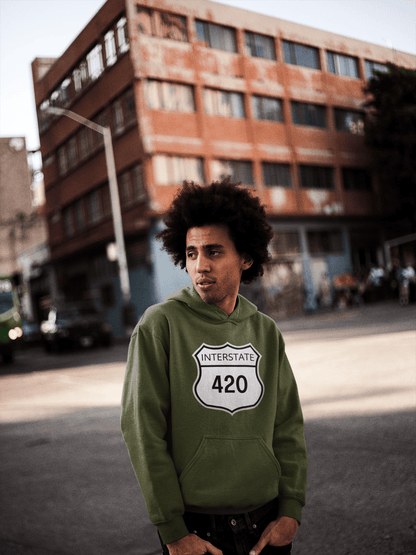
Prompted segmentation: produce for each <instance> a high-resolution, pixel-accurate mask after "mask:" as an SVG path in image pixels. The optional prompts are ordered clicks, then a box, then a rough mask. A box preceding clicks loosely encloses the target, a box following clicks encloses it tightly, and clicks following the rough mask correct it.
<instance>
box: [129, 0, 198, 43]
mask: <svg viewBox="0 0 416 555" xmlns="http://www.w3.org/2000/svg"><path fill="white" fill-rule="evenodd" d="M137 27H138V29H139V31H140V32H141V33H143V34H145V35H151V36H154V37H161V38H165V39H171V40H179V41H181V42H188V31H187V28H186V17H184V16H182V15H176V14H173V13H168V12H160V11H158V10H152V9H149V8H143V7H142V6H137Z"/></svg>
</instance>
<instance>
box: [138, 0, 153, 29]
mask: <svg viewBox="0 0 416 555" xmlns="http://www.w3.org/2000/svg"><path fill="white" fill-rule="evenodd" d="M136 10H137V28H138V29H139V31H140V32H141V33H143V34H144V35H154V34H155V33H154V32H153V26H152V10H150V9H149V8H143V7H142V6H136Z"/></svg>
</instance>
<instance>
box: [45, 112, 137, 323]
mask: <svg viewBox="0 0 416 555" xmlns="http://www.w3.org/2000/svg"><path fill="white" fill-rule="evenodd" d="M44 111H45V112H47V113H48V114H54V115H56V116H67V117H68V118H71V119H73V120H75V121H77V122H78V123H81V124H82V125H85V126H86V127H89V128H90V129H92V130H93V131H96V132H97V133H100V134H101V135H103V137H104V150H105V161H106V165H107V174H108V182H109V185H110V199H111V211H112V215H113V224H114V235H115V239H116V249H117V260H118V269H119V276H120V285H121V294H122V297H123V303H124V307H123V321H125V323H130V325H131V322H129V320H131V314H132V310H133V307H132V306H131V305H130V280H129V272H128V268H127V257H126V248H125V244H124V235H123V222H122V219H121V208H120V198H119V194H118V186H117V175H116V166H115V162H114V151H113V143H112V140H111V130H110V128H109V127H103V126H101V125H98V124H97V123H95V122H93V121H90V120H89V119H86V118H84V117H83V116H80V115H79V114H76V113H75V112H71V111H70V110H66V109H65V108H59V107H57V106H48V107H47V108H45V110H44Z"/></svg>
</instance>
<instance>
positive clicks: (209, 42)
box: [32, 0, 416, 334]
mask: <svg viewBox="0 0 416 555" xmlns="http://www.w3.org/2000/svg"><path fill="white" fill-rule="evenodd" d="M386 62H394V63H396V64H397V65H402V66H405V67H414V66H415V65H416V57H415V56H413V55H411V54H406V53H402V52H395V51H392V50H391V49H388V48H383V47H380V46H376V45H373V44H369V43H365V42H361V41H357V40H354V39H349V38H346V37H343V36H339V35H334V34H331V33H328V32H324V31H319V30H317V29H313V28H310V27H305V26H302V25H298V24H295V23H290V22H287V21H283V20H280V19H276V18H272V17H268V16H264V15H260V14H256V13H253V12H249V11H246V10H241V9H237V8H232V7H229V6H225V5H222V4H219V3H216V2H210V1H208V0H194V1H193V2H189V1H186V0H135V1H133V0H108V1H107V2H106V3H105V4H104V5H103V7H102V8H101V9H100V11H99V12H98V13H97V14H96V16H95V17H94V18H93V19H92V20H91V22H90V23H89V24H88V25H87V26H86V27H85V29H84V30H83V31H82V32H81V33H80V35H79V36H78V37H77V38H76V39H75V40H74V42H73V43H72V44H71V45H70V46H69V48H68V49H67V50H66V52H65V53H64V54H63V55H62V56H61V57H60V58H58V59H50V58H36V59H35V60H34V62H33V64H32V72H33V81H34V89H35V99H36V106H37V110H38V120H39V129H40V138H41V151H42V157H43V171H44V177H45V187H46V189H45V190H46V213H47V218H48V229H49V243H50V249H51V259H52V262H53V264H54V268H55V272H56V277H57V284H58V288H59V290H60V291H61V293H62V294H63V295H64V296H65V297H66V298H67V299H68V300H71V299H73V298H78V299H79V298H80V297H82V296H88V297H90V298H91V297H93V298H95V299H96V300H97V302H99V303H100V304H101V305H102V307H103V308H104V309H105V310H106V311H107V315H108V318H109V319H110V320H111V321H112V323H113V327H114V329H115V332H116V334H117V333H121V332H122V323H121V321H120V303H121V294H120V286H119V281H118V274H117V267H116V264H115V263H114V262H111V261H110V260H109V259H108V257H107V255H106V249H107V245H108V244H109V243H111V242H112V241H113V240H114V239H113V237H114V232H113V224H112V218H111V204H110V196H109V189H108V179H107V174H106V165H105V156H104V149H103V141H102V136H101V135H99V134H98V133H95V132H94V131H92V130H91V129H89V128H87V127H84V126H80V125H79V124H77V123H76V122H74V121H72V120H70V119H68V118H66V117H64V116H61V117H59V116H55V115H51V114H48V112H47V108H48V107H49V106H59V107H63V108H67V109H69V110H71V111H73V112H76V113H77V114H80V115H82V116H84V117H85V118H88V119H90V120H92V121H94V122H96V123H98V124H99V125H102V126H109V127H110V128H111V131H112V136H113V147H114V153H115V163H116V170H117V179H118V187H119V193H120V201H121V207H122V218H123V228H124V236H125V242H126V252H127V260H128V265H129V271H130V280H131V289H132V303H133V305H134V306H135V308H136V313H137V316H140V314H141V313H142V312H143V311H144V309H145V308H146V307H147V306H149V305H150V304H153V303H155V302H159V301H161V300H163V298H164V296H165V295H166V294H168V293H170V292H172V291H174V290H175V289H177V288H179V287H180V286H182V285H183V284H184V283H189V279H187V275H186V273H184V272H181V271H179V270H176V269H174V268H173V267H172V265H171V264H170V262H169V260H168V259H167V257H166V256H165V255H164V254H163V253H162V252H161V251H160V246H159V245H158V243H156V242H155V234H156V232H157V230H158V229H160V226H161V225H162V224H161V217H162V216H163V213H164V212H165V211H166V209H167V207H168V206H169V204H170V202H171V201H172V199H173V197H174V195H175V193H176V191H177V189H178V187H180V186H181V185H182V183H183V181H184V180H189V181H195V182H198V183H207V182H210V181H212V180H218V179H221V178H223V177H225V176H227V175H231V177H232V179H233V180H235V181H239V182H241V183H242V184H243V185H244V186H247V187H250V188H252V189H253V190H254V191H255V193H256V194H257V195H258V196H259V197H260V198H261V200H262V202H264V203H265V205H266V207H267V212H268V216H269V218H270V221H271V223H272V224H273V226H274V227H275V232H276V233H275V239H274V243H273V249H272V250H273V264H271V265H270V267H269V268H268V269H267V272H266V274H265V276H264V278H263V280H262V284H261V285H262V289H263V291H264V292H265V295H266V300H267V303H268V308H269V311H270V312H271V313H273V314H274V315H275V316H276V317H285V316H289V315H292V314H296V313H300V312H301V311H302V310H304V309H311V310H313V309H315V308H316V307H317V297H318V296H319V290H320V288H322V285H325V283H327V282H328V280H329V281H331V280H332V279H333V278H334V276H336V275H338V274H341V273H343V272H353V271H362V270H364V269H365V268H366V267H368V266H369V265H370V264H371V263H372V262H373V263H380V262H381V257H382V249H381V245H382V242H383V235H382V233H383V229H382V225H381V219H380V218H381V216H382V214H381V208H380V205H379V201H378V195H377V182H376V180H375V179H374V176H372V175H371V172H370V170H369V153H368V152H367V150H366V147H365V142H364V120H365V108H364V101H365V98H364V94H363V92H362V89H363V86H364V85H365V83H366V80H367V79H368V78H370V77H371V76H372V74H373V72H374V71H375V70H379V71H383V70H385V69H386V66H385V64H386Z"/></svg>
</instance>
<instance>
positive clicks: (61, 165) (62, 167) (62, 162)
mask: <svg viewBox="0 0 416 555" xmlns="http://www.w3.org/2000/svg"><path fill="white" fill-rule="evenodd" d="M58 169H59V174H60V175H65V174H66V172H67V171H68V157H67V153H66V146H65V145H64V146H61V148H60V149H58Z"/></svg>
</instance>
